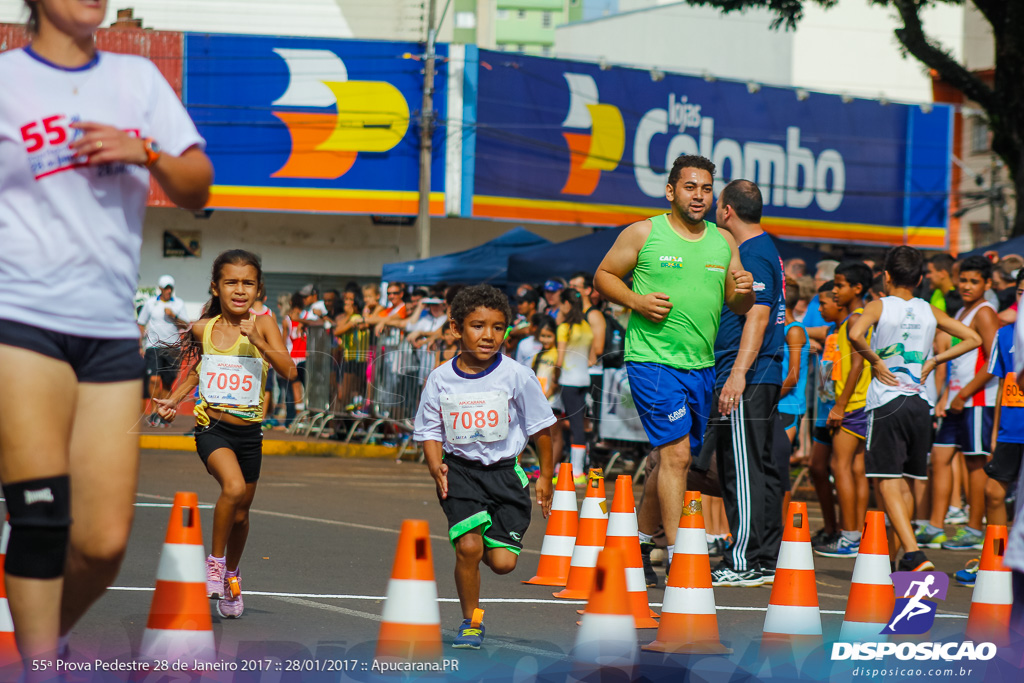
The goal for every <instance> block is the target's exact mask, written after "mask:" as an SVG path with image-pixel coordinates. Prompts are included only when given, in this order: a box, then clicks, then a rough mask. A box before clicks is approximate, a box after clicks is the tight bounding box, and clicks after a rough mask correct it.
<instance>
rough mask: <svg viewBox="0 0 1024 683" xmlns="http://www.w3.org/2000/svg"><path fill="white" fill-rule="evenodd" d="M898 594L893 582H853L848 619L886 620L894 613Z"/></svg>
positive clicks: (847, 609)
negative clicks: (894, 589)
mask: <svg viewBox="0 0 1024 683" xmlns="http://www.w3.org/2000/svg"><path fill="white" fill-rule="evenodd" d="M895 605H896V595H895V593H893V589H892V584H890V585H888V586H881V585H878V584H871V583H865V584H859V585H858V584H856V583H854V584H851V585H850V598H849V600H848V601H847V603H846V616H845V617H844V618H845V620H846V621H878V620H883V621H884V620H886V619H888V618H889V617H890V616H891V615H892V609H893V607H894V606H895Z"/></svg>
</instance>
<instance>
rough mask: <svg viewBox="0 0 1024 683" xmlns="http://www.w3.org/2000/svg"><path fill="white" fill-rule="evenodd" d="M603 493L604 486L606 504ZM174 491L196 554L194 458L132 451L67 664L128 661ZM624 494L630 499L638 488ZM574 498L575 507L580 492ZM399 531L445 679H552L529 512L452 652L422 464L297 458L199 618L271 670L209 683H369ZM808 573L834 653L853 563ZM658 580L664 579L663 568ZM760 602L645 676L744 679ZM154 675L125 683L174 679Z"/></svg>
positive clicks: (538, 525)
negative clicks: (419, 548)
mask: <svg viewBox="0 0 1024 683" xmlns="http://www.w3.org/2000/svg"><path fill="white" fill-rule="evenodd" d="M612 489H613V487H611V486H609V487H608V491H609V494H610V492H611V491H612ZM176 491H195V492H196V493H197V494H198V496H199V501H200V505H201V508H202V509H201V518H202V529H203V538H204V540H205V542H206V544H207V546H206V548H207V552H208V548H209V539H210V534H211V530H212V504H213V503H214V502H215V501H216V498H217V494H218V487H217V484H216V482H215V481H214V480H213V478H212V477H210V476H209V475H208V474H207V473H206V472H205V470H204V468H203V466H202V464H201V462H200V460H199V458H198V456H196V454H195V453H194V452H191V453H189V452H173V451H144V452H143V453H142V467H141V476H140V481H139V487H138V498H137V501H138V502H137V507H136V514H135V524H134V527H133V532H132V538H131V542H130V544H129V549H128V554H127V558H126V560H125V563H124V566H123V568H122V570H121V573H120V575H119V576H118V578H117V580H116V582H115V584H114V588H113V589H112V590H111V591H109V592H108V593H107V594H106V595H105V596H104V597H103V598H102V599H101V600H100V601H99V602H97V604H96V605H95V606H94V607H93V608H92V609H91V610H90V612H89V613H88V614H87V615H86V617H85V618H84V619H83V620H82V621H81V622H80V623H79V624H78V625H77V626H76V627H75V629H74V631H73V632H72V638H71V649H72V653H73V657H74V658H76V659H79V660H81V661H93V660H94V659H97V658H99V659H104V660H109V661H129V660H131V659H132V655H133V653H137V652H138V648H139V643H140V642H141V638H142V632H143V629H144V628H145V624H146V619H147V615H148V611H149V605H150V601H151V599H152V589H153V586H154V581H155V576H156V569H157V563H158V560H159V556H160V551H161V546H162V544H163V540H164V534H165V532H166V528H167V522H168V517H169V512H170V509H169V506H170V502H171V500H172V499H173V497H174V494H175V492H176ZM635 494H636V497H637V500H639V497H640V488H639V487H637V488H636V490H635ZM579 495H580V499H581V500H582V495H583V494H582V492H580V494H579ZM809 508H810V513H809V514H810V516H811V530H812V532H813V531H814V530H816V529H817V528H818V527H819V526H820V517H819V518H817V519H816V517H815V516H816V515H817V514H818V512H817V510H816V505H809ZM410 518H417V519H425V520H427V521H428V522H429V525H430V532H431V536H432V539H433V540H432V551H433V560H434V567H435V573H436V579H437V590H438V595H439V597H440V600H441V605H440V610H441V622H442V627H443V637H444V640H445V652H446V657H450V658H452V659H454V660H456V662H457V664H458V666H459V673H458V674H450V675H449V678H450V679H452V680H523V681H526V680H537V679H540V680H564V677H565V673H566V672H567V671H568V668H569V667H570V665H571V664H570V658H569V657H568V653H569V652H570V651H571V649H572V646H573V642H574V639H575V636H576V631H577V626H576V620H577V618H578V616H577V614H576V612H575V610H576V609H582V607H583V603H582V602H573V601H563V600H555V599H554V598H552V597H551V593H552V591H555V590H558V589H557V588H547V587H542V586H532V585H524V584H522V583H521V580H523V579H528V578H530V577H531V576H533V575H534V573H535V570H536V568H537V562H538V560H539V557H540V552H539V551H540V547H541V543H542V540H543V537H544V529H545V520H544V519H543V518H542V517H541V514H540V510H539V508H538V507H535V509H534V518H533V523H532V525H531V527H530V531H529V533H528V534H527V536H526V539H525V544H526V548H525V550H524V551H523V553H522V555H521V557H520V562H519V566H518V567H517V569H516V570H515V571H514V572H513V573H512V574H509V575H506V576H496V575H493V574H491V573H490V572H489V570H487V569H486V568H483V569H482V576H483V581H482V588H481V596H482V602H483V605H482V607H483V608H484V609H485V610H486V617H485V625H486V628H487V633H486V639H485V641H484V643H485V644H484V648H483V649H482V650H480V651H479V652H474V651H466V650H454V649H452V648H451V647H450V642H451V639H452V637H453V635H454V634H453V631H454V629H455V628H456V626H457V625H458V624H459V622H460V621H461V613H460V610H459V605H458V599H457V595H456V592H455V585H454V581H453V579H452V571H453V568H454V553H453V552H452V549H451V547H450V545H449V543H448V542H447V537H446V526H445V521H444V516H443V514H442V512H441V509H440V506H439V505H438V503H437V499H436V494H435V490H434V484H433V481H432V480H431V478H430V475H429V473H428V471H427V468H426V466H425V465H422V464H417V463H410V462H400V463H396V462H395V461H393V460H390V459H342V458H309V457H267V458H265V459H264V463H263V473H262V477H261V479H260V484H259V488H258V490H257V493H256V498H255V502H254V504H253V508H252V514H251V528H250V533H249V540H248V545H247V546H246V549H245V554H244V557H243V559H242V563H241V569H242V580H243V581H242V588H243V594H244V598H245V613H244V615H243V616H242V618H241V619H237V620H227V619H222V618H220V617H219V616H218V615H217V613H216V610H213V630H214V636H215V639H216V643H217V647H218V657H219V660H220V661H222V662H225V663H227V665H228V666H231V665H234V666H237V667H239V669H241V668H243V667H244V668H253V666H255V667H256V668H257V669H259V668H261V667H262V668H266V667H269V668H270V670H269V671H263V672H262V673H261V672H260V671H258V670H257V671H255V672H251V671H250V672H246V673H243V672H242V671H241V670H239V671H238V672H236V673H234V674H232V675H231V676H233V677H228V678H214V679H210V680H229V681H337V680H369V677H371V676H372V675H373V673H374V671H373V668H372V665H373V651H374V643H375V640H376V637H377V632H378V630H379V628H380V614H381V611H382V608H383V597H384V595H385V593H386V590H387V583H388V578H389V576H390V572H391V565H392V561H393V558H394V554H395V547H396V542H397V540H398V529H399V527H400V526H401V523H402V520H404V519H410ZM973 556H974V555H973V554H971V553H964V552H959V553H958V552H949V551H930V552H929V557H931V558H932V559H933V561H934V562H935V563H936V565H937V568H938V569H940V570H942V571H945V572H952V571H955V570H957V569H959V568H960V567H962V566H963V563H964V562H965V561H966V560H967V559H969V558H970V557H973ZM713 562H714V560H713ZM814 562H815V570H816V579H817V589H818V598H819V601H820V606H821V609H822V617H821V618H822V624H823V628H824V633H825V640H826V641H828V640H836V639H838V635H839V628H840V624H841V623H842V612H843V610H844V608H845V605H846V599H847V595H848V593H849V587H850V577H851V573H852V570H853V565H854V561H853V560H843V559H832V558H823V557H817V556H815V558H814ZM658 571H659V574H662V575H663V571H664V570H663V569H661V568H659V570H658ZM662 584H664V580H663V579H662ZM770 593H771V590H770V588H769V587H759V588H717V589H715V600H716V604H717V607H718V624H719V629H720V632H721V635H722V640H723V641H725V643H726V644H727V645H729V646H730V647H732V648H733V649H734V651H735V652H734V654H733V655H732V656H730V657H728V658H724V657H716V658H709V657H703V658H690V659H692V660H693V661H690V659H687V658H678V657H676V658H664V657H662V656H660V655H648V654H645V655H644V656H643V660H642V661H643V670H644V671H645V672H646V674H647V675H649V677H650V679H651V680H663V679H664V680H683V678H682V676H681V674H680V672H681V671H683V670H684V668H685V669H686V670H689V671H690V672H691V673H692V672H694V671H704V672H705V673H706V675H702V676H701V677H698V678H693V677H692V676H691V680H707V681H717V680H722V681H726V680H729V679H730V678H731V677H734V676H733V674H734V673H735V672H736V671H741V670H742V671H753V670H756V668H757V667H756V660H757V651H758V644H759V638H760V634H761V631H762V627H763V622H764V616H765V608H766V606H767V605H768V600H769V595H770ZM662 596H663V591H662V590H661V589H652V590H650V591H649V599H650V601H651V603H652V607H653V608H654V609H655V610H658V609H659V605H660V603H661V600H662ZM970 600H971V590H970V589H968V588H964V587H960V586H957V585H955V583H953V582H952V581H951V585H950V589H949V593H948V595H947V597H946V599H945V600H944V601H942V602H940V603H939V608H938V609H939V613H938V618H937V619H936V621H935V625H934V627H933V629H932V631H931V634H930V635H929V636H927V638H929V639H932V640H940V639H946V638H952V639H956V640H964V637H963V635H962V634H963V629H964V627H965V624H966V615H967V613H968V610H969V608H970ZM212 608H213V604H212V603H211V609H212ZM638 633H639V636H640V642H641V643H646V642H649V641H651V640H653V639H654V636H655V631H654V630H653V629H652V630H642V631H639V632H638ZM825 659H826V660H827V656H825ZM289 669H293V670H289ZM294 669H298V670H294ZM309 669H313V671H310V670H309ZM317 669H321V671H319V672H318V671H316V670H317ZM323 669H330V670H329V671H324V670H323ZM694 675H695V674H694ZM167 676H168V675H165V677H163V678H159V677H157V678H154V677H152V675H151V677H150V678H145V679H142V678H138V679H132V680H147V681H148V680H152V681H154V683H156V682H157V681H165V680H167V681H170V680H178V679H177V678H173V677H167ZM763 676H764V673H763V672H762V677H763ZM832 678H833V679H835V676H833V677H832ZM69 680H71V681H79V680H89V681H93V680H102V681H107V680H110V681H121V680H126V679H125V674H118V675H113V674H102V675H101V674H98V673H93V674H92V677H89V676H85V675H82V677H79V678H75V677H74V676H72V677H71V678H70V679H69ZM182 680H188V679H182ZM204 680H207V679H204ZM887 680H888V679H887ZM892 680H898V679H892ZM908 680H909V679H908ZM959 680H974V679H972V677H970V676H968V677H967V678H963V679H959ZM977 680H981V678H977ZM986 680H992V679H991V677H989V678H988V679H986Z"/></svg>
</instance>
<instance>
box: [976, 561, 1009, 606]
mask: <svg viewBox="0 0 1024 683" xmlns="http://www.w3.org/2000/svg"><path fill="white" fill-rule="evenodd" d="M1012 577H1013V574H1012V573H1011V572H1007V571H991V570H988V569H979V570H978V577H977V578H976V579H975V581H974V597H973V598H971V602H972V603H973V604H985V605H1012V604H1013V579H1012Z"/></svg>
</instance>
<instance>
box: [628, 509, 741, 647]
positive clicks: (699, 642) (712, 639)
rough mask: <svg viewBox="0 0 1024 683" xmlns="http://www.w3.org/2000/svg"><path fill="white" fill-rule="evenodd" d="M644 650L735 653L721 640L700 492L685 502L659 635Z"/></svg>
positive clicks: (662, 608) (666, 589) (662, 606)
mask: <svg viewBox="0 0 1024 683" xmlns="http://www.w3.org/2000/svg"><path fill="white" fill-rule="evenodd" d="M643 649H644V650H653V651H655V652H675V653H685V654H716V655H726V654H729V653H731V652H732V650H731V649H730V648H727V647H725V646H724V645H722V643H721V641H720V640H719V638H718V614H717V611H716V609H715V592H714V589H713V588H711V560H710V558H709V557H708V543H707V536H706V535H705V531H704V512H703V510H702V509H701V498H700V492H699V491H687V492H686V498H684V500H683V515H682V517H680V518H679V530H678V531H677V532H676V552H675V555H674V556H673V558H672V567H671V568H670V569H669V576H668V583H667V585H666V586H665V601H664V602H663V603H662V605H661V623H660V624H659V625H658V636H657V638H656V639H655V641H654V642H653V643H650V644H649V645H644V646H643Z"/></svg>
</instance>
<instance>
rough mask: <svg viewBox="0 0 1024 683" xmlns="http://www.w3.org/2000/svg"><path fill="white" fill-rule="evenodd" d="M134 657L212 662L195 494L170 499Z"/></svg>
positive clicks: (211, 634)
mask: <svg viewBox="0 0 1024 683" xmlns="http://www.w3.org/2000/svg"><path fill="white" fill-rule="evenodd" d="M140 654H141V655H142V658H143V659H147V660H157V659H159V660H166V661H170V662H176V661H180V662H193V661H212V660H213V659H214V657H215V656H216V648H215V646H214V642H213V624H212V620H211V619H210V601H209V600H207V598H206V553H205V552H204V551H203V532H202V529H201V528H200V525H199V499H198V497H197V496H196V494H195V493H185V492H181V491H179V492H178V493H176V494H175V495H174V504H173V505H172V507H171V519H170V522H169V523H168V525H167V536H166V537H165V538H164V547H163V551H162V552H161V553H160V565H159V566H158V567H157V571H156V591H155V592H154V593H153V603H152V605H151V606H150V608H149V621H148V622H146V630H145V632H144V633H143V634H142V647H141V648H140Z"/></svg>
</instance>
